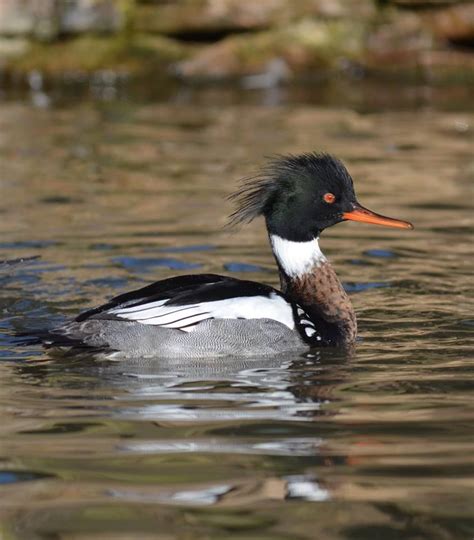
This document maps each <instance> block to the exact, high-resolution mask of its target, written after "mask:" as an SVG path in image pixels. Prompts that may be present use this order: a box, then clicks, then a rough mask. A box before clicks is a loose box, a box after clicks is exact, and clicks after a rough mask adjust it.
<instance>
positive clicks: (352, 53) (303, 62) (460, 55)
mask: <svg viewBox="0 0 474 540" xmlns="http://www.w3.org/2000/svg"><path fill="white" fill-rule="evenodd" d="M473 53H474V3H473V2H462V1H452V0H451V1H449V0H444V1H443V0H425V1H422V0H397V1H394V0H392V1H391V0H379V1H378V2H376V1H372V0H357V1H355V0H297V1H294V0H293V1H292V0H262V1H260V2H256V1H255V0H155V1H151V0H141V1H140V0H135V1H133V0H116V1H114V0H73V1H68V2H64V1H61V0H42V1H37V0H23V1H20V0H4V1H3V2H2V3H0V72H1V73H2V74H3V81H4V82H5V84H8V80H9V79H11V78H16V79H18V78H19V77H20V78H21V77H28V76H29V74H31V72H39V73H41V75H42V76H43V77H45V78H50V79H57V78H62V77H88V76H93V75H94V74H97V73H101V72H104V71H106V72H113V73H115V74H119V75H126V76H144V75H146V76H148V75H157V76H160V77H163V76H165V77H170V78H179V79H182V80H186V81H205V82H213V81H229V80H235V79H239V80H242V81H243V84H244V86H248V87H264V86H272V85H277V84H280V83H284V82H287V81H295V80H314V79H318V78H321V77H325V78H327V77H331V76H333V75H337V76H341V75H343V76H347V77H361V76H364V75H371V76H393V75H395V76H397V77H401V78H403V77H407V78H412V79H415V80H429V81H435V82H436V81H451V80H454V81H456V82H459V81H469V82H472V81H474V54H473Z"/></svg>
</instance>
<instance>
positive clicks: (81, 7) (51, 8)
mask: <svg viewBox="0 0 474 540" xmlns="http://www.w3.org/2000/svg"><path fill="white" fill-rule="evenodd" d="M121 24H122V16H121V10H120V9H119V4H118V3H117V2H114V1H113V0H69V1H67V2H65V1H61V0H22V1H20V0H1V1H0V35H5V36H23V35H29V36H32V37H34V38H36V39H39V40H42V41H50V40H53V39H54V38H56V37H57V36H59V35H60V34H68V33H78V32H85V31H87V32H115V31H117V30H118V29H119V28H120V26H121Z"/></svg>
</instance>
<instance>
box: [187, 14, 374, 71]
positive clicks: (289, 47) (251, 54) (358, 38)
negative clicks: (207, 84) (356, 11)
mask: <svg viewBox="0 0 474 540" xmlns="http://www.w3.org/2000/svg"><path fill="white" fill-rule="evenodd" d="M363 39H364V32H363V24H362V23H357V22H356V21H316V20H303V21H301V22H299V23H296V24H293V25H291V26H287V27H283V28H277V29H275V30H269V31H266V32H258V33H254V34H252V35H240V36H231V37H228V38H226V39H224V40H222V41H219V42H218V43H216V44H214V45H210V46H208V47H206V48H204V49H202V50H201V51H199V52H198V53H196V54H195V55H194V56H193V57H192V58H190V59H189V60H185V61H183V62H180V63H179V64H178V65H177V66H176V72H177V74H178V75H179V76H181V77H184V78H204V79H206V78H211V79H219V78H226V77H242V76H249V75H255V74H262V73H266V72H267V71H268V66H269V65H276V64H275V63H274V61H275V59H280V61H281V62H283V63H284V65H285V66H287V69H288V71H291V72H292V73H294V74H296V73H308V72H314V71H315V70H316V71H317V70H319V69H324V70H330V69H334V68H337V67H338V66H340V65H341V60H350V61H354V62H357V61H358V60H360V58H361V55H362V51H363ZM271 62H273V64H271ZM280 65H281V63H280Z"/></svg>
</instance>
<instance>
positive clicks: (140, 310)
mask: <svg viewBox="0 0 474 540" xmlns="http://www.w3.org/2000/svg"><path fill="white" fill-rule="evenodd" d="M144 305H145V304H144ZM162 307H165V304H162V305H161V306H150V307H147V308H141V309H134V310H133V311H129V309H128V308H123V309H120V310H117V311H116V313H117V314H118V315H119V314H120V313H122V314H123V315H124V316H125V315H128V314H129V313H141V312H142V311H149V310H150V309H160V308H162ZM193 307H197V305H195V306H184V307H182V308H178V309H175V310H173V311H167V312H166V313H163V314H162V315H156V316H155V317H156V318H158V317H164V316H165V315H172V314H173V313H177V312H178V311H183V309H189V308H193ZM155 317H151V318H153V319H154V318H155Z"/></svg>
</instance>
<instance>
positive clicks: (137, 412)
mask: <svg viewBox="0 0 474 540" xmlns="http://www.w3.org/2000/svg"><path fill="white" fill-rule="evenodd" d="M446 91H447V90H446ZM438 92H439V91H438ZM392 94H393V89H392ZM392 94H391V95H392ZM219 96H220V97H219ZM252 96H253V97H251V98H248V99H240V98H238V99H237V98H236V97H235V96H234V95H233V94H231V95H229V94H228V93H226V92H225V90H222V92H221V94H219V92H218V91H215V92H214V93H213V92H207V93H206V92H205V93H204V94H199V93H197V94H196V95H194V94H192V92H191V91H190V90H189V91H188V93H186V92H184V93H181V94H177V95H175V96H174V97H173V98H172V99H168V98H167V99H160V100H152V99H140V100H133V99H120V96H118V97H117V99H108V100H105V101H104V100H101V99H85V98H81V99H76V100H71V99H69V100H65V101H63V102H62V101H61V100H60V99H57V100H55V99H54V96H53V99H52V100H51V102H48V103H47V104H48V105H49V106H48V107H46V108H38V107H35V106H34V105H35V103H36V102H35V101H34V100H33V101H31V100H30V98H29V97H28V96H27V98H26V99H25V98H24V96H23V97H21V98H18V99H14V98H11V97H9V99H8V100H4V101H3V102H1V101H0V193H1V197H0V218H1V219H0V260H2V261H4V262H3V263H1V264H0V285H1V290H0V309H1V312H2V316H1V318H0V371H1V383H0V418H1V422H0V431H1V436H2V442H1V458H0V459H1V463H0V497H1V501H2V503H1V505H0V507H1V508H0V519H1V529H0V531H1V533H0V535H3V536H4V537H5V538H6V539H8V540H10V539H21V540H23V539H51V538H58V539H59V538H61V539H74V540H77V539H85V538H94V539H102V540H103V539H112V538H113V539H119V540H120V539H149V538H162V539H165V538H166V539H168V538H183V539H184V538H186V539H191V538H192V539H201V538H202V539H204V538H206V539H208V538H211V539H222V538H236V539H244V538H245V539H259V540H260V539H288V540H290V539H291V540H293V539H298V540H299V539H314V538H324V539H329V540H331V539H349V540H354V539H360V540H375V539H379V538H383V539H388V540H392V539H413V540H415V539H416V540H419V539H440V540H445V539H451V538H453V539H464V538H466V539H468V538H472V537H473V535H474V532H473V531H474V529H473V519H472V518H473V512H472V508H473V503H474V497H473V495H472V493H473V487H474V485H473V484H474V483H473V481H472V456H473V450H474V444H473V430H472V422H473V419H474V404H473V401H472V381H473V379H472V367H471V366H472V364H471V362H472V354H471V351H472V348H471V346H472V330H473V326H474V319H473V316H472V278H471V273H472V253H471V248H472V245H470V241H471V240H472V208H471V203H472V180H473V174H474V162H473V158H472V150H473V130H474V116H473V114H472V107H471V105H469V104H468V103H467V102H466V104H465V105H463V104H462V103H457V104H456V106H453V103H452V102H450V101H449V93H448V94H447V96H448V97H447V98H446V99H445V100H444V101H442V106H439V103H438V104H436V106H430V104H429V100H428V103H426V100H422V101H421V102H420V101H419V100H412V99H409V100H405V101H404V100H403V99H402V98H400V96H398V97H399V101H396V100H395V102H394V103H392V104H391V105H390V103H387V102H386V100H385V101H384V100H383V99H382V97H380V96H379V98H377V99H374V100H372V101H371V100H370V99H369V101H368V102H364V103H362V102H359V104H358V105H354V103H351V104H350V107H349V104H348V103H347V102H341V103H333V102H330V100H329V102H328V100H319V101H318V99H316V98H315V99H298V96H296V97H293V98H292V99H285V98H284V96H283V99H282V97H281V96H277V99H275V96H273V97H272V95H271V94H270V95H264V96H262V95H260V96H259V95H252ZM369 98H370V96H369ZM381 102H383V103H382V106H381ZM275 103H277V105H276V104H275ZM371 104H372V105H373V106H371ZM446 104H448V105H447V106H446ZM36 105H37V103H36ZM43 105H45V103H43ZM314 149H318V150H326V151H330V152H333V153H335V154H336V155H338V156H339V157H340V158H342V159H343V160H344V161H345V162H346V163H347V166H348V167H349V170H350V171H351V173H352V175H353V177H354V179H355V182H356V189H357V192H358V195H359V199H360V201H361V202H362V204H364V205H366V206H368V207H369V208H372V209H374V210H375V211H378V212H381V213H383V214H387V215H391V216H394V217H398V218H400V219H407V220H410V221H413V222H414V223H415V226H416V229H415V230H414V231H412V232H409V231H399V230H389V229H384V228H377V227H371V226H369V225H362V224H355V223H351V224H349V223H345V224H341V225H339V226H337V227H334V228H332V229H331V230H329V231H327V232H326V233H325V234H324V236H323V238H322V240H321V246H322V248H323V250H324V251H325V252H326V253H327V255H328V256H329V258H330V259H331V260H332V262H333V263H334V264H335V266H336V268H337V271H338V273H339V275H340V276H341V279H342V280H343V281H344V284H345V286H346V287H347V289H348V291H349V292H350V293H351V295H352V299H353V302H354V305H355V308H356V311H357V314H358V318H359V326H360V338H361V339H360V341H359V343H358V344H357V349H356V351H355V353H354V354H353V355H352V356H348V355H346V354H343V353H342V352H340V351H339V352H338V351H331V350H321V351H315V352H314V354H311V355H303V356H298V355H287V356H285V357H279V358H265V359H258V358H256V359H246V360H242V359H238V358H234V359H225V360H222V359H220V360H218V359H212V358H210V359H209V360H201V361H195V362H190V361H189V360H186V361H179V360H174V361H172V362H171V361H163V360H161V361H155V362H151V361H144V360H141V361H140V359H137V360H136V361H133V362H131V361H130V362H104V361H96V360H94V359H92V358H82V359H76V360H71V359H58V358H56V359H55V358H52V357H51V356H49V355H48V354H47V353H45V352H44V351H43V350H42V349H41V348H40V347H39V346H34V347H22V346H18V345H17V343H16V338H15V335H16V334H17V332H19V331H22V332H24V331H28V330H30V329H33V328H38V327H44V326H51V325H53V324H56V323H59V322H61V321H63V320H65V319H66V318H67V317H70V316H72V315H74V314H76V313H77V312H79V311H81V310H84V309H86V308H88V307H90V306H93V305H95V304H98V303H100V302H102V301H103V300H104V299H105V298H107V297H110V296H112V295H115V294H118V293H120V292H123V291H125V290H127V289H131V288H133V287H139V286H142V285H144V284H146V283H149V282H150V281H153V280H156V279H163V278H166V277H169V276H171V275H175V274H184V273H189V272H216V273H227V274H231V275H235V276H237V277H243V278H246V279H255V280H259V281H264V282H266V283H270V284H272V285H274V286H277V284H278V277H277V274H276V270H275V267H274V263H273V260H272V257H271V253H270V251H269V248H268V246H267V241H266V236H265V232H264V230H263V224H262V223H261V222H258V223H255V224H252V225H251V226H249V227H246V228H243V229H242V230H240V231H238V232H234V233H231V232H228V231H225V230H223V228H222V227H223V225H224V224H225V221H226V215H227V214H228V213H229V212H230V210H231V209H230V207H229V205H228V204H227V203H226V202H225V197H226V195H228V194H229V193H230V192H231V191H232V189H234V188H235V186H236V185H237V180H238V179H239V178H240V177H242V176H245V175H248V174H251V173H252V172H253V171H254V170H255V167H256V166H257V165H260V164H262V163H263V162H264V157H263V156H265V155H270V154H275V153H285V152H295V153H296V152H300V151H308V150H314Z"/></svg>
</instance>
